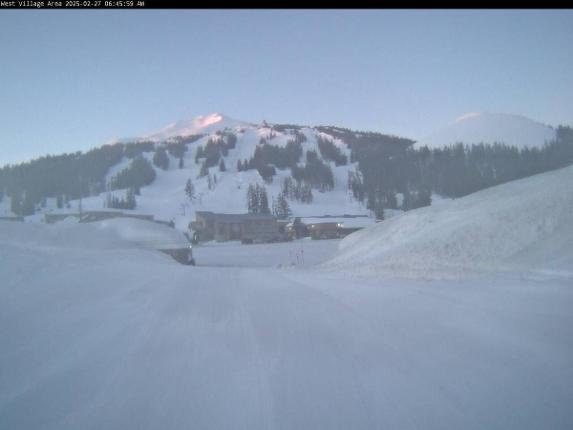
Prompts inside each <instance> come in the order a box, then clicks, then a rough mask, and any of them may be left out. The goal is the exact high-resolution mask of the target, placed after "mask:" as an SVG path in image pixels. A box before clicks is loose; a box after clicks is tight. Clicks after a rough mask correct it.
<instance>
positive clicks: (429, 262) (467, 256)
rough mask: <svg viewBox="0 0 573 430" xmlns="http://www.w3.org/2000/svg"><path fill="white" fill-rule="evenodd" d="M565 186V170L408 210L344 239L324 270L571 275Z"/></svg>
mask: <svg viewBox="0 0 573 430" xmlns="http://www.w3.org/2000/svg"><path fill="white" fill-rule="evenodd" d="M566 184H567V185H566ZM570 184H573V166H570V167H566V168H563V169H560V170H556V171H553V172H548V173H544V174H540V175H536V176H532V177H529V178H525V179H522V180H519V181H513V182H510V183H507V184H504V185H499V186H497V187H493V188H489V189H486V190H482V191H479V192H477V193H474V194H471V195H468V196H466V197H462V198H460V199H456V200H453V201H448V202H443V203H441V204H438V205H434V206H431V207H426V208H421V209H417V210H414V211H410V212H408V213H405V214H403V215H399V216H397V217H394V218H392V219H390V220H386V221H383V222H381V223H379V224H377V225H375V226H373V227H369V228H367V229H364V230H362V231H359V232H357V233H354V234H352V235H350V236H349V237H347V238H346V239H344V240H343V241H342V243H341V245H340V253H339V255H338V256H337V257H335V258H334V259H333V260H331V261H330V262H328V263H327V264H326V265H325V267H327V268H330V269H334V270H339V269H343V270H348V271H353V272H354V273H357V274H376V273H390V274H400V275H407V276H424V277H427V276H433V275H439V276H457V275H460V274H462V273H465V272H469V273H473V272H477V271H483V270H486V271H494V270H495V271H497V270H505V271H507V270H511V271H520V272H525V271H531V272H536V273H538V274H545V275H547V276H566V277H567V276H568V277H572V276H573V246H572V244H573V217H572V216H571V214H573V189H571V187H570Z"/></svg>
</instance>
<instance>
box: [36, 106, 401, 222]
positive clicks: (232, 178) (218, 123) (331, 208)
mask: <svg viewBox="0 0 573 430" xmlns="http://www.w3.org/2000/svg"><path fill="white" fill-rule="evenodd" d="M271 127H272V125H253V124H247V123H244V122H242V121H237V120H233V119H231V118H228V117H226V116H223V115H221V114H211V115H206V116H200V117H197V118H194V119H192V120H188V121H180V122H177V123H175V124H172V125H170V126H168V127H167V128H165V129H164V130H161V131H159V132H157V133H154V134H152V135H151V136H148V138H153V139H155V140H158V141H159V140H164V139H169V138H173V137H175V136H187V135H189V134H192V135H197V134H200V135H202V137H201V138H199V139H198V140H196V141H193V142H192V143H189V144H187V145H186V147H187V151H186V152H185V153H184V155H183V164H184V166H183V168H179V159H177V158H175V157H173V156H172V155H170V154H168V157H169V160H170V162H169V168H168V169H167V170H162V169H158V168H155V171H156V174H157V177H156V179H155V180H154V182H153V183H152V184H151V185H149V186H145V187H142V189H141V195H140V196H137V208H136V210H135V212H136V213H143V214H152V215H155V217H156V218H158V219H161V220H166V221H170V220H173V221H174V222H175V224H176V226H177V228H180V229H183V230H185V229H187V225H188V223H189V221H191V220H193V219H194V218H195V211H196V210H209V211H215V212H225V213H244V212H246V211H247V200H246V195H247V188H248V186H249V184H256V183H258V184H261V185H264V186H265V187H266V189H267V193H268V198H269V205H270V204H271V203H272V201H273V199H276V198H277V196H278V194H279V193H280V192H281V189H282V185H283V181H284V180H285V179H286V178H287V177H290V176H291V171H290V169H289V168H286V169H282V170H280V169H277V171H276V175H275V176H274V177H273V180H272V183H265V182H264V181H263V178H262V177H261V175H260V174H259V172H258V171H257V170H256V169H251V170H246V171H238V166H237V163H238V162H239V161H240V162H244V161H245V160H248V159H250V158H251V157H253V155H254V153H255V150H256V148H257V146H260V142H261V139H264V140H266V141H267V142H268V144H269V145H273V146H278V147H281V148H284V147H285V146H286V145H287V142H289V140H292V139H293V137H294V136H296V134H297V133H298V134H299V135H302V136H303V139H304V141H303V142H302V144H301V145H302V154H303V155H302V158H301V163H304V161H305V156H306V155H305V154H306V152H307V151H316V152H317V154H318V155H319V158H320V159H321V160H322V161H323V162H324V163H325V164H327V165H328V166H330V168H331V169H332V172H333V176H334V187H333V189H332V190H329V191H325V192H320V191H318V190H313V202H312V204H307V203H301V202H300V201H296V200H290V201H289V205H290V208H291V210H292V212H293V215H294V216H320V215H325V214H330V215H343V214H353V215H371V211H369V210H367V209H366V208H365V207H364V204H363V203H361V202H358V201H356V199H354V198H353V197H352V196H351V195H350V194H349V191H348V188H347V182H348V173H349V172H351V171H355V170H356V168H357V163H348V164H346V165H341V166H336V164H335V163H334V162H333V161H329V160H326V159H324V157H322V156H321V152H320V150H319V148H318V143H317V138H323V139H326V140H329V141H330V142H332V143H333V145H335V147H336V148H338V150H339V151H340V153H341V154H343V155H345V156H346V157H347V158H350V149H349V148H348V146H347V145H346V144H345V143H343V142H342V141H341V140H340V139H338V138H336V137H335V136H331V135H328V134H326V133H324V132H321V131H318V130H317V129H315V128H310V127H300V128H297V129H289V128H286V129H282V128H281V129H279V130H276V129H272V128H271ZM221 132H227V133H232V134H234V135H235V136H236V138H237V141H236V144H235V147H234V148H233V149H229V151H228V154H227V155H225V156H223V157H222V160H223V161H224V163H225V166H226V170H225V171H220V169H219V167H218V165H217V166H213V167H210V168H209V170H208V174H207V175H206V176H203V177H200V170H201V162H202V160H199V162H197V160H196V155H197V151H198V149H199V148H205V146H206V145H207V144H208V142H210V141H219V140H220V139H222V137H221ZM141 139H145V138H141ZM135 141H137V139H136V140H135ZM143 156H144V157H146V158H147V159H148V160H150V161H151V160H152V157H153V152H146V153H144V154H143ZM130 163H131V159H129V158H127V157H124V158H123V160H122V161H121V162H120V163H119V164H117V165H115V166H113V167H112V168H111V169H110V170H109V172H108V174H107V177H106V180H107V181H109V180H111V178H112V177H113V176H114V175H116V174H117V173H119V172H120V171H121V170H122V169H125V168H126V167H128V166H129V165H130ZM189 179H190V180H191V181H192V182H193V185H194V188H195V198H194V199H189V198H188V197H187V196H186V194H185V185H186V182H187V181H188V180H189ZM113 194H114V195H117V196H120V197H121V196H124V195H125V190H117V191H115V192H113ZM105 198H106V193H101V194H100V195H98V196H92V197H88V198H84V199H82V207H83V209H84V210H103V209H104V202H105ZM70 205H71V209H72V210H77V209H78V207H79V201H77V200H74V201H71V202H70ZM54 206H55V201H52V202H49V204H48V207H47V209H46V210H45V211H47V212H58V211H57V210H56V209H55V208H54ZM66 211H67V212H69V211H70V210H69V209H68V210H66V209H62V210H60V212H66ZM388 213H389V214H392V211H389V212H388ZM370 223H374V219H373V218H370Z"/></svg>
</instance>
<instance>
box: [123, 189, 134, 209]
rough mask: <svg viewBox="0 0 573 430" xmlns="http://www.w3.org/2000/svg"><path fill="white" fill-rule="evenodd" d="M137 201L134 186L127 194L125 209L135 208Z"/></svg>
mask: <svg viewBox="0 0 573 430" xmlns="http://www.w3.org/2000/svg"><path fill="white" fill-rule="evenodd" d="M136 206H137V202H136V201H135V191H134V189H133V188H128V190H127V192H126V194H125V204H124V209H135V207H136Z"/></svg>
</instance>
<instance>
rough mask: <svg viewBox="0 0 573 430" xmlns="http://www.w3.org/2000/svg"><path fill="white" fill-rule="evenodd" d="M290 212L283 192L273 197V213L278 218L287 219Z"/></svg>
mask: <svg viewBox="0 0 573 430" xmlns="http://www.w3.org/2000/svg"><path fill="white" fill-rule="evenodd" d="M291 214H292V212H291V210H290V206H289V204H288V201H287V199H286V197H285V195H284V194H283V193H279V195H278V196H277V198H276V200H275V199H274V198H273V215H274V216H276V217H277V218H279V219H287V218H288V217H290V216H291Z"/></svg>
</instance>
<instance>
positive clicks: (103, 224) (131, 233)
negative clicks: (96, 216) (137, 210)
mask: <svg viewBox="0 0 573 430" xmlns="http://www.w3.org/2000/svg"><path fill="white" fill-rule="evenodd" d="M93 226H94V227H95V228H96V229H98V230H100V231H111V232H113V233H114V234H115V235H116V236H117V237H118V238H120V239H122V240H124V241H126V242H129V243H132V244H137V245H140V246H142V247H144V248H148V249H171V248H184V247H186V246H188V245H189V241H188V240H187V238H186V237H185V236H184V235H183V233H181V232H180V231H178V230H175V229H173V228H170V227H167V226H165V225H163V224H157V223H154V222H150V221H144V220H139V219H130V218H115V219H109V220H105V221H99V222H95V223H93Z"/></svg>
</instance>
